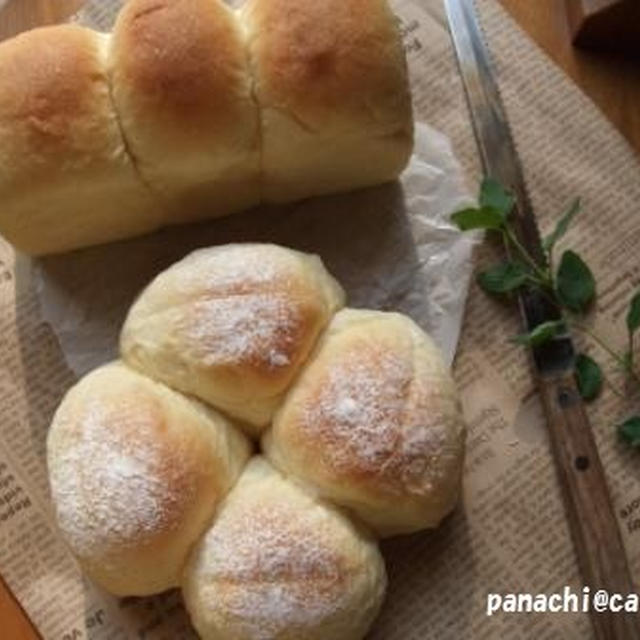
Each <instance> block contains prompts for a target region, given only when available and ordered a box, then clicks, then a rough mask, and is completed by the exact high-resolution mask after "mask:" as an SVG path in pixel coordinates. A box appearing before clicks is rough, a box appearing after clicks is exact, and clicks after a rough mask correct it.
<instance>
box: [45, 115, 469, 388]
mask: <svg viewBox="0 0 640 640" xmlns="http://www.w3.org/2000/svg"><path fill="white" fill-rule="evenodd" d="M470 202H471V199H470V197H469V195H468V193H467V190H466V188H465V184H464V178H463V173H462V169H461V167H460V165H459V164H458V162H457V161H456V159H455V157H454V156H453V153H452V151H451V147H450V145H449V142H448V140H447V139H446V138H445V137H444V136H443V135H441V134H439V133H438V132H437V131H435V130H433V129H432V128H430V127H428V126H427V125H424V124H420V125H418V126H417V131H416V147H415V153H414V155H413V157H412V159H411V163H410V165H409V167H408V168H407V169H406V171H405V172H404V173H403V174H402V176H401V179H400V181H399V182H397V183H392V184H386V185H381V186H379V187H374V188H370V189H364V190H361V191H357V192H353V193H348V194H342V195H335V196H328V197H323V198H313V199H310V200H306V201H303V202H300V203H295V204H291V205H286V206H280V207H259V208H256V209H253V210H251V211H247V212H245V213H241V214H237V215H233V216H229V217H227V218H219V219H217V220H213V221H210V222H206V223H203V224H198V225H188V226H182V227H173V228H169V229H166V230H163V231H161V232H158V233H155V234H152V235H148V236H144V237H142V238H137V239H134V240H130V241H125V242H118V243H114V244H110V245H104V246H101V247H95V248H91V249H85V250H82V251H76V252H73V253H70V254H66V255H62V256H51V257H48V258H44V259H39V260H36V261H34V267H35V271H34V276H35V278H36V282H37V288H38V293H39V298H40V303H41V307H42V312H43V315H44V318H45V320H46V321H47V322H49V323H50V324H51V326H52V327H53V330H54V331H55V333H56V335H57V337H58V339H59V341H60V345H61V347H62V350H63V352H64V354H65V357H66V359H67V362H68V363H69V365H70V367H71V368H72V370H73V371H74V372H75V373H76V374H78V375H81V374H84V373H86V372H87V371H89V370H90V369H93V368H94V367H96V366H98V365H100V364H103V363H105V362H107V361H109V360H111V359H113V358H115V357H117V343H118V332H119V330H120V326H121V324H122V322H123V320H124V318H125V316H126V313H127V310H128V308H129V306H130V305H131V303H132V302H133V300H134V298H135V296H136V295H137V294H138V293H139V292H140V291H141V290H142V289H143V287H144V286H145V285H146V284H147V283H148V282H149V281H150V280H151V279H152V278H153V277H154V276H155V275H156V274H157V273H159V272H160V271H162V270H163V269H165V268H167V267H168V266H169V265H171V264H172V263H173V262H176V261H177V260H179V259H181V258H182V257H183V256H184V255H186V254H187V253H189V252H190V251H192V250H193V249H196V248H200V247H205V246H210V245H216V244H225V243H227V242H245V241H246V242H249V241H251V242H275V243H277V244H281V245H284V246H288V247H292V248H295V249H299V250H302V251H307V252H312V253H317V254H318V255H320V256H321V257H322V259H323V260H324V262H325V264H326V265H327V267H328V268H329V270H330V271H331V272H332V273H333V274H334V275H335V276H336V277H337V278H338V280H339V281H340V282H341V283H342V285H343V286H344V287H345V289H346V291H347V294H348V304H349V305H350V306H354V307H367V308H373V309H383V310H394V311H402V312H405V313H407V314H409V315H410V316H412V317H413V318H414V320H416V322H418V324H420V325H421V326H422V327H423V328H424V329H426V330H427V331H428V332H429V333H431V335H432V336H433V337H434V339H435V340H436V342H437V343H438V344H439V345H440V346H441V348H442V349H443V351H444V352H445V354H446V356H447V358H448V360H449V361H450V362H451V361H452V360H453V357H454V355H455V349H456V345H457V341H458V336H459V332H460V326H461V322H462V314H463V311H464V303H465V299H466V294H467V289H468V283H469V276H470V273H471V268H472V267H471V251H472V244H473V239H472V237H470V236H469V235H466V234H465V235H463V234H461V233H460V232H459V231H457V230H456V229H454V228H453V227H452V226H451V224H450V223H449V215H450V213H451V212H452V211H454V210H456V209H457V208H460V207H462V206H465V205H467V204H469V203H470Z"/></svg>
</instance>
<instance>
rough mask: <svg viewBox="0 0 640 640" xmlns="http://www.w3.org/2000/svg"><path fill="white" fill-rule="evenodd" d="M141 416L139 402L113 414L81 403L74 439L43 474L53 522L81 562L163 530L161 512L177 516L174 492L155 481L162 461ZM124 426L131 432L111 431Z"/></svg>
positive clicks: (148, 419)
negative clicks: (54, 514)
mask: <svg viewBox="0 0 640 640" xmlns="http://www.w3.org/2000/svg"><path fill="white" fill-rule="evenodd" d="M144 409H145V407H144V400H143V399H138V400H137V401H135V402H134V401H129V400H128V399H126V398H125V399H123V400H121V401H120V403H119V405H118V407H117V410H116V411H117V413H116V411H108V410H107V411H105V408H104V404H102V403H100V402H93V403H89V404H88V405H87V406H86V407H85V413H84V415H83V416H82V417H81V419H79V420H76V421H75V422H76V426H74V427H73V428H77V429H78V430H79V432H78V433H77V434H75V436H74V438H73V439H72V440H71V441H70V442H71V444H69V445H68V446H66V447H65V448H64V449H63V450H61V451H59V452H58V456H57V460H56V463H55V465H54V467H53V469H52V473H51V488H52V492H53V495H54V499H55V500H54V501H55V503H56V505H57V512H58V521H59V524H60V528H61V529H62V530H63V531H64V532H65V534H66V537H67V540H68V542H69V544H70V546H71V547H72V548H73V550H74V551H75V552H76V553H77V554H78V555H79V556H81V557H82V556H84V557H91V558H94V559H95V558H97V557H100V556H101V555H103V554H104V555H108V554H109V552H110V551H111V550H112V549H118V548H120V549H122V548H126V547H127V545H128V544H131V543H135V544H139V542H140V540H141V539H144V537H145V536H150V535H153V534H154V533H156V532H158V531H159V530H162V529H163V528H164V527H166V526H168V523H167V520H168V515H169V512H170V511H171V510H172V509H173V508H176V509H177V508H179V507H178V506H177V505H179V501H178V495H176V492H175V487H173V488H172V487H171V483H170V482H169V481H168V479H167V478H166V476H163V475H162V474H160V473H159V472H160V470H161V465H162V462H161V457H162V455H164V454H163V452H162V451H161V450H160V446H159V445H158V444H157V442H158V439H157V437H155V436H156V433H155V429H154V426H153V424H152V422H153V420H154V419H155V418H154V415H153V412H152V409H150V411H149V412H145V410H144ZM124 423H128V424H129V426H130V427H131V428H127V429H122V428H119V427H121V426H122V424H124ZM184 488H185V489H186V494H187V495H188V493H189V491H188V487H184ZM181 499H183V498H181ZM169 519H170V518H169Z"/></svg>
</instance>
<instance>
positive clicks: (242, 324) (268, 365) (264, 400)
mask: <svg viewBox="0 0 640 640" xmlns="http://www.w3.org/2000/svg"><path fill="white" fill-rule="evenodd" d="M343 295H344V294H343V292H342V289H341V288H340V285H339V284H338V283H337V282H336V281H335V280H334V279H333V278H332V277H331V276H330V274H329V273H327V271H326V270H325V269H324V266H323V265H322V263H321V262H320V260H319V259H318V258H317V257H315V256H309V255H306V254H302V253H300V252H296V251H293V250H289V249H285V248H283V247H278V246H275V245H268V244H242V245H239V244H238V245H234V244H232V245H224V246H219V247H212V248H210V249H203V250H200V251H196V252H194V253H192V254H190V255H189V256H187V257H186V258H184V259H183V260H181V261H180V262H178V263H176V264H175V265H173V266H172V267H170V268H169V269H168V270H166V271H165V272H163V273H162V274H160V275H159V276H158V277H157V278H156V279H155V280H154V281H153V282H152V283H151V284H150V285H149V286H148V287H147V289H146V290H145V291H144V292H143V293H142V294H141V296H140V297H139V298H138V300H137V301H136V303H135V304H134V305H133V307H132V308H131V310H130V312H129V314H128V316H127V320H126V322H125V324H124V327H123V329H122V334H121V340H120V348H121V353H122V356H123V358H124V359H125V360H126V361H127V362H128V363H129V364H131V366H133V367H135V368H136V369H138V370H139V371H142V372H144V373H146V374H147V375H150V376H152V377H154V378H157V379H159V380H162V381H163V382H165V383H166V384H169V385H170V386H173V387H175V388H176V389H179V390H181V391H183V392H185V393H190V394H193V395H195V396H197V397H199V398H201V399H203V400H205V401H206V402H209V403H211V404H212V405H213V406H216V407H218V408H220V409H222V410H223V411H227V412H228V413H230V414H231V415H234V416H236V417H239V418H240V419H242V420H245V421H247V422H250V423H251V424H253V425H255V426H256V427H258V430H260V428H261V427H264V425H266V424H267V423H268V421H269V419H270V417H271V415H272V413H273V410H274V408H275V406H276V405H277V404H278V402H279V400H280V396H281V394H282V393H283V392H284V391H285V390H286V388H287V386H288V385H289V384H290V383H291V381H292V379H293V377H294V376H295V374H296V372H297V371H298V369H299V368H300V366H301V365H302V363H303V362H304V360H305V359H306V357H307V356H308V354H309V352H310V351H311V348H312V347H313V344H314V343H315V341H316V339H317V337H318V335H319V334H320V332H321V331H322V329H323V328H324V326H326V324H327V322H328V321H329V319H330V318H331V316H332V314H333V312H334V311H335V310H336V309H337V308H339V307H340V306H342V304H343Z"/></svg>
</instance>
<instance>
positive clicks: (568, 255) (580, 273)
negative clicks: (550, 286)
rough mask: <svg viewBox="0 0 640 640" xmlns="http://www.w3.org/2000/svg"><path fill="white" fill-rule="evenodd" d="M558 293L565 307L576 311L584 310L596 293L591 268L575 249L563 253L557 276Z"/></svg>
mask: <svg viewBox="0 0 640 640" xmlns="http://www.w3.org/2000/svg"><path fill="white" fill-rule="evenodd" d="M556 293H557V294H558V298H559V300H560V302H561V303H562V304H563V305H564V306H565V307H567V308H569V309H571V311H576V312H583V311H584V310H585V309H586V308H587V307H588V306H589V303H590V302H591V301H592V300H593V298H594V296H595V294H596V282H595V280H594V278H593V274H592V273H591V269H589V267H588V266H587V265H586V264H585V262H584V261H583V260H582V258H581V257H580V256H579V255H578V254H577V253H574V252H573V251H565V252H564V253H563V254H562V258H561V260H560V266H559V267H558V275H557V276H556Z"/></svg>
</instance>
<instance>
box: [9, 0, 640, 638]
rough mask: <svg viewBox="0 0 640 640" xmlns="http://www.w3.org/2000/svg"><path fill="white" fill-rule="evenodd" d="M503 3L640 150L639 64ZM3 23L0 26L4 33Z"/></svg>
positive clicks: (550, 19) (21, 617) (550, 18)
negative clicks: (590, 48)
mask: <svg viewBox="0 0 640 640" xmlns="http://www.w3.org/2000/svg"><path fill="white" fill-rule="evenodd" d="M71 1H73V0H71ZM500 2H501V3H502V4H503V6H504V7H506V8H507V10H508V11H509V12H510V13H511V14H512V15H513V16H514V17H515V19H516V20H517V21H518V23H519V24H520V25H521V26H522V27H523V28H524V29H525V30H526V31H527V32H528V33H529V35H530V36H531V37H532V38H533V39H534V40H535V41H536V42H537V43H538V44H539V45H540V46H541V47H542V48H543V49H544V50H545V51H546V52H547V54H548V55H550V56H551V58H552V59H553V60H555V62H556V63H557V64H558V65H559V66H560V67H561V68H562V69H563V70H564V71H565V72H566V73H567V74H568V75H569V76H570V77H571V78H572V79H573V80H574V81H575V82H576V83H577V84H578V85H579V86H580V87H582V89H583V90H584V91H585V92H586V93H587V94H588V95H589V96H590V97H591V98H592V99H593V100H594V102H595V103H596V104H597V105H598V106H599V107H600V108H601V109H602V111H603V112H604V113H605V114H606V115H607V117H608V118H609V119H610V120H611V121H612V122H613V124H614V125H615V126H616V127H617V128H618V130H619V131H621V132H622V134H623V135H624V136H625V137H626V138H627V140H629V142H630V143H631V144H632V146H633V147H634V148H635V149H636V150H637V151H638V152H640V63H638V62H636V63H632V62H628V61H625V60H623V59H621V58H618V57H614V56H610V55H605V54H596V53H591V52H586V51H580V50H576V49H574V48H573V47H572V46H571V43H570V40H569V28H568V23H567V19H566V16H565V14H564V5H563V3H562V2H559V1H555V2H531V0H500ZM37 4H38V5H39V6H40V7H41V8H42V11H44V13H43V14H42V15H45V16H52V15H55V13H56V11H57V10H58V9H59V7H60V0H38V3H37ZM54 7H57V8H54ZM2 27H3V25H1V24H0V32H2ZM0 620H2V634H3V637H5V638H11V640H34V639H36V638H38V637H39V636H38V634H37V632H36V631H35V629H34V628H33V626H32V625H31V623H30V622H29V620H28V618H27V617H26V616H25V614H24V612H23V611H22V609H21V608H20V606H19V605H18V604H17V602H16V601H15V600H14V598H13V596H12V595H11V592H10V591H9V590H8V589H7V587H6V585H5V584H4V583H3V582H2V581H1V580H0Z"/></svg>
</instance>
